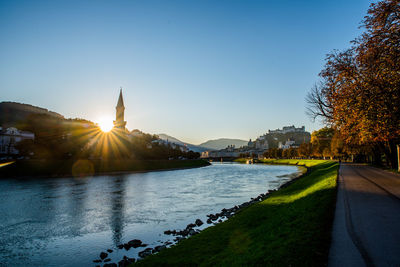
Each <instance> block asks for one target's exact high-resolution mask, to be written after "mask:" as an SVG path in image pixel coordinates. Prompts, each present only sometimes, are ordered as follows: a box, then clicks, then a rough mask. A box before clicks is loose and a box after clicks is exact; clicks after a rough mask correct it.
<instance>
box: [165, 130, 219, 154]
mask: <svg viewBox="0 0 400 267" xmlns="http://www.w3.org/2000/svg"><path fill="white" fill-rule="evenodd" d="M158 137H160V139H162V140H168V142H171V143H175V144H177V145H186V147H187V148H188V149H190V150H192V151H194V152H203V151H206V150H213V149H211V148H208V147H203V146H196V145H193V144H188V143H185V142H182V141H181V140H179V139H177V138H175V137H172V136H170V135H167V134H158Z"/></svg>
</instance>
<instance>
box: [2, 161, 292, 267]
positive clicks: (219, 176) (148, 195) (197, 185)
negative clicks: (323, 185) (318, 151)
mask: <svg viewBox="0 0 400 267" xmlns="http://www.w3.org/2000/svg"><path fill="white" fill-rule="evenodd" d="M297 171H298V168H297V167H295V166H277V165H244V164H230V163H224V164H220V163H216V164H213V165H211V166H208V167H203V168H197V169H187V170H174V171H162V172H148V173H135V174H128V175H118V176H98V177H92V178H80V179H74V178H57V179H40V178H37V179H31V180H15V179H9V180H1V181H0V203H1V204H0V214H1V217H2V220H0V266H1V265H2V264H5V265H6V266H8V265H12V266H24V265H25V266H26V265H28V264H29V265H33V266H88V265H95V264H93V263H92V260H94V259H97V258H98V257H99V256H98V255H99V253H100V252H101V251H105V250H106V249H113V250H114V252H113V253H111V254H110V258H111V259H112V260H113V262H117V261H119V260H121V258H122V257H123V256H124V255H127V256H129V257H137V252H138V251H140V250H142V249H143V248H138V249H130V250H129V251H125V250H118V249H117V248H116V246H117V245H118V244H121V243H123V242H127V241H129V240H131V239H134V238H136V239H140V240H142V241H143V242H144V243H147V244H149V245H150V246H152V247H154V246H156V245H159V244H160V241H166V240H169V239H172V238H171V236H167V235H164V234H163V232H164V231H165V230H167V229H184V228H185V227H186V225H187V224H189V223H193V222H194V221H195V220H196V219H197V218H200V219H201V220H202V221H204V222H205V221H206V214H210V213H216V212H219V211H220V210H221V209H222V208H230V207H233V206H234V205H238V204H241V203H243V202H245V201H248V200H250V198H251V197H255V196H257V195H258V194H260V193H265V192H266V191H267V190H268V189H275V188H277V187H279V186H280V185H281V184H283V183H284V182H286V181H287V180H288V179H289V178H287V177H278V176H282V175H286V174H290V173H294V172H297ZM206 226H207V225H204V226H203V227H206Z"/></svg>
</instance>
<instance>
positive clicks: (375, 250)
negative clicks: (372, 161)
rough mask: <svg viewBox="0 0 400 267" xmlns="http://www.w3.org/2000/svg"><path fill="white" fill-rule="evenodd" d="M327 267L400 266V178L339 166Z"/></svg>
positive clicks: (358, 167) (349, 166) (353, 167)
mask: <svg viewBox="0 0 400 267" xmlns="http://www.w3.org/2000/svg"><path fill="white" fill-rule="evenodd" d="M328 266H330V267H336V266H400V175H399V174H395V173H390V172H388V171H384V170H380V169H377V168H373V167H370V166H364V165H357V164H341V166H340V169H339V178H338V193H337V201H336V211H335V219H334V223H333V232H332V243H331V248H330V252H329V262H328Z"/></svg>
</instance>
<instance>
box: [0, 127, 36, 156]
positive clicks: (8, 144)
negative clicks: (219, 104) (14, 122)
mask: <svg viewBox="0 0 400 267" xmlns="http://www.w3.org/2000/svg"><path fill="white" fill-rule="evenodd" d="M34 139H35V134H34V133H31V132H27V131H20V130H18V129H17V128H14V127H10V128H7V129H4V130H3V128H2V127H0V154H3V155H18V154H19V151H18V150H17V149H16V148H15V145H16V144H18V143H19V142H21V141H23V140H34Z"/></svg>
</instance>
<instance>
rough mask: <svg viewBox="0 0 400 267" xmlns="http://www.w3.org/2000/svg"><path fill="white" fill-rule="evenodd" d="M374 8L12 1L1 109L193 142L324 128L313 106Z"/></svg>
mask: <svg viewBox="0 0 400 267" xmlns="http://www.w3.org/2000/svg"><path fill="white" fill-rule="evenodd" d="M369 4H370V1H365V0H356V1H350V2H349V1H342V0H341V1H307V2H299V1H278V2H270V1H251V2H250V1H198V2H194V1H119V2H109V1H57V2H53V1H17V2H16V1H1V2H0V36H1V39H2V42H0V62H1V63H0V90H1V99H0V100H1V101H16V102H22V103H28V104H32V105H36V106H40V107H44V108H47V109H49V110H52V111H56V112H58V113H61V114H63V115H65V116H66V117H81V118H87V119H90V120H92V121H97V120H98V119H99V118H101V117H104V116H108V117H110V118H112V117H113V116H114V112H115V103H116V101H117V98H118V92H119V88H120V86H122V88H123V92H124V98H125V99H124V100H125V108H126V109H125V120H126V121H127V128H128V129H130V130H132V129H136V128H138V129H140V130H142V131H144V132H149V133H167V134H169V135H172V136H174V137H177V138H179V139H181V140H184V141H186V142H190V143H201V142H203V141H206V140H208V139H216V138H220V137H227V138H241V139H249V138H255V137H256V136H257V135H259V134H262V133H264V132H265V131H266V130H268V129H276V128H281V127H282V126H284V125H296V126H301V125H305V126H306V129H307V130H308V131H312V130H315V129H318V128H320V127H321V124H319V123H312V122H311V121H310V119H309V118H308V117H307V116H306V115H305V112H304V111H305V108H304V106H305V102H304V98H305V95H306V93H307V92H308V91H309V89H310V88H311V87H312V86H313V84H314V83H315V82H316V81H317V80H318V77H317V75H318V72H319V71H320V70H321V68H322V66H323V64H324V58H325V55H326V54H327V53H329V52H330V51H332V50H333V49H343V48H346V47H348V46H349V40H352V39H354V38H355V37H357V35H358V34H359V33H360V30H359V29H358V26H359V23H360V22H361V20H362V18H363V16H364V15H365V14H366V10H367V8H368V6H369Z"/></svg>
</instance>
